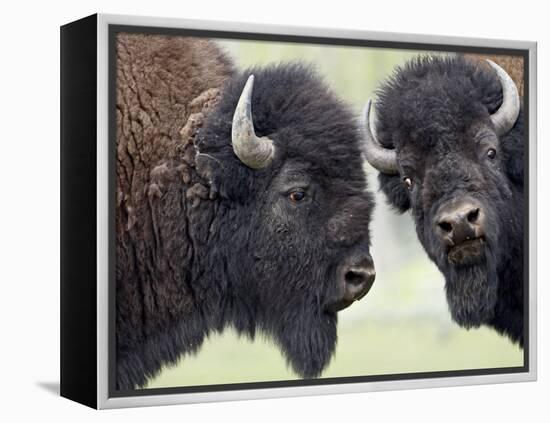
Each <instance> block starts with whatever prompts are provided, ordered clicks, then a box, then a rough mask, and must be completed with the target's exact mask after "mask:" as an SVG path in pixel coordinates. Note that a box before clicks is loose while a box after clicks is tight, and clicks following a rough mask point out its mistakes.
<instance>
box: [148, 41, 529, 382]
mask: <svg viewBox="0 0 550 423" xmlns="http://www.w3.org/2000/svg"><path fill="white" fill-rule="evenodd" d="M218 42H219V44H220V45H221V46H222V47H223V48H224V49H225V50H226V51H227V52H228V54H229V55H230V56H231V57H232V58H233V60H234V61H235V63H236V64H237V66H238V67H239V68H241V69H244V68H246V67H248V66H257V65H268V64H270V63H278V62H287V61H297V60H298V61H305V62H309V63H312V64H314V66H315V67H316V68H317V70H318V71H319V73H320V74H321V75H322V76H323V77H324V78H325V80H326V82H327V83H328V84H329V85H330V86H331V87H332V88H333V89H334V90H335V91H336V92H337V93H338V94H339V95H340V96H341V97H342V98H343V99H345V100H346V101H348V102H349V103H350V104H351V105H352V106H353V107H354V109H355V110H356V112H357V114H358V115H359V113H360V111H361V109H362V107H363V106H364V104H365V102H366V100H367V99H368V98H369V97H370V96H371V95H373V92H374V90H375V89H376V87H377V85H378V84H379V83H380V82H382V81H383V80H384V79H385V78H386V77H387V76H388V75H390V74H391V72H392V71H393V69H394V67H395V66H396V65H399V64H402V63H403V62H405V61H406V60H408V59H410V58H411V57H413V56H415V55H417V54H419V53H423V52H414V51H403V50H391V49H374V48H351V47H339V46H320V45H305V44H297V43H273V42H255V41H241V40H238V41H237V40H219V41H218ZM366 167H367V168H368V169H367V172H368V175H369V182H370V187H371V189H372V190H373V191H377V190H378V184H377V182H376V178H375V172H374V171H373V170H372V168H370V167H368V165H366ZM376 202H377V205H376V209H375V213H374V216H373V221H372V224H371V228H372V233H373V240H372V245H373V248H372V250H371V252H372V255H373V258H374V262H375V265H376V270H377V277H376V282H375V284H374V286H373V288H372V289H371V291H370V292H369V294H368V295H367V296H366V297H365V298H363V299H362V300H361V301H360V302H359V303H355V304H354V305H353V306H352V307H350V308H348V309H346V310H344V311H343V312H342V313H340V314H339V323H338V344H337V348H336V353H335V356H334V358H333V360H332V361H331V363H330V365H329V366H328V368H327V369H326V371H325V372H324V373H323V375H322V377H342V376H360V375H380V374H395V373H414V372H427V371H441V370H462V369H479V368H495V367H510V366H522V365H523V352H522V350H521V349H520V348H519V347H517V346H516V345H513V344H512V343H511V342H510V341H508V339H506V338H503V337H501V336H499V335H498V334H496V333H495V332H494V331H493V330H491V329H487V328H480V329H472V330H465V329H462V328H460V327H458V326H457V325H456V324H454V323H453V322H452V321H451V318H450V315H449V312H448V309H447V304H446V300H445V294H444V290H443V283H444V281H443V278H442V276H441V274H440V273H439V271H438V270H437V269H436V268H435V266H434V265H433V264H432V263H431V262H430V261H429V260H428V258H427V256H426V254H425V253H424V251H423V250H422V248H421V246H420V244H419V242H418V240H417V239H416V234H415V233H414V225H413V222H412V219H411V217H410V216H409V215H408V214H405V215H396V214H395V213H394V212H393V211H392V210H391V209H390V208H389V207H388V206H387V205H386V203H385V199H384V197H383V196H382V195H381V194H380V193H378V192H377V193H376ZM289 379H296V375H295V374H294V373H293V372H292V371H291V370H290V369H289V368H288V367H287V365H286V363H285V360H284V358H283V357H282V355H281V353H280V352H279V350H278V348H277V347H276V346H275V345H273V343H272V342H271V341H270V340H269V339H264V338H262V337H258V338H256V339H255V340H254V341H251V340H249V339H246V338H242V337H239V336H237V335H236V334H235V333H234V331H232V330H230V329H229V330H226V331H224V332H223V333H222V334H213V335H211V336H210V337H209V338H208V340H207V341H206V342H205V343H204V345H203V347H202V348H201V350H200V351H199V353H198V354H196V355H194V356H186V357H183V358H182V360H180V362H179V363H178V364H177V365H176V366H172V367H167V368H165V369H163V371H162V372H161V373H160V374H159V375H158V376H157V377H156V378H155V379H153V380H151V382H150V383H149V385H148V386H147V388H161V387H176V386H192V385H208V384H225V383H239V382H254V381H272V380H289Z"/></svg>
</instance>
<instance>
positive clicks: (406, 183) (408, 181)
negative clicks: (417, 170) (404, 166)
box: [403, 176, 413, 190]
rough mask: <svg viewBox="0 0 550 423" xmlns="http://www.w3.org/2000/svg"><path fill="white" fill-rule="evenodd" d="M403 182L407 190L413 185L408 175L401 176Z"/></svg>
mask: <svg viewBox="0 0 550 423" xmlns="http://www.w3.org/2000/svg"><path fill="white" fill-rule="evenodd" d="M403 183H404V184H405V186H406V187H407V189H408V190H411V189H412V187H413V181H412V179H411V178H409V177H408V176H407V177H405V178H403Z"/></svg>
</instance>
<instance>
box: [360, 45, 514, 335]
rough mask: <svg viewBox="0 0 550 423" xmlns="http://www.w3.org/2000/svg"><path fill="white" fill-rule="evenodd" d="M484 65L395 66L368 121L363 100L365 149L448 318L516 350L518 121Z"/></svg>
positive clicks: (425, 62) (505, 86)
mask: <svg viewBox="0 0 550 423" xmlns="http://www.w3.org/2000/svg"><path fill="white" fill-rule="evenodd" d="M488 63H489V64H490V66H486V64H480V63H475V62H474V61H472V60H471V59H467V58H464V57H461V56H435V55H434V56H420V57H417V58H415V59H413V60H412V61H410V62H408V63H407V64H405V65H404V66H402V67H400V68H398V69H397V70H396V72H395V73H394V74H393V75H392V76H391V77H390V78H389V79H388V80H387V81H385V82H384V83H383V84H382V85H381V87H380V88H379V90H378V92H377V100H376V117H374V116H373V117H372V120H373V123H371V117H370V111H371V101H370V100H369V102H368V103H367V106H366V108H365V112H364V116H363V118H364V125H363V128H364V137H365V141H366V143H365V150H364V153H365V155H366V158H367V160H368V161H369V163H370V164H371V165H372V166H373V167H375V168H376V169H377V170H378V171H379V175H378V180H379V183H380V187H381V190H382V191H383V192H384V194H385V196H386V197H387V200H388V202H389V203H390V204H391V205H392V206H393V207H394V208H395V209H396V210H397V211H399V212H401V213H402V212H405V211H407V210H410V211H411V213H412V217H413V219H414V222H415V226H416V232H417V235H418V238H419V240H420V242H421V244H422V245H423V247H424V249H425V251H426V252H427V254H428V256H429V257H430V259H431V260H432V261H433V262H434V263H435V264H436V265H437V267H438V268H439V270H440V271H441V272H442V273H443V275H444V277H445V290H446V297H447V301H448V304H449V308H450V312H451V314H452V317H453V319H454V320H455V321H456V322H457V323H458V324H459V325H461V326H463V327H465V328H471V327H479V326H480V325H487V326H490V327H492V328H494V329H496V330H497V331H498V332H499V333H501V334H505V335H507V336H508V337H509V338H510V339H511V340H513V341H515V342H517V343H519V345H521V346H523V213H524V195H523V171H524V156H523V154H524V153H523V147H524V138H523V134H524V116H523V109H522V106H521V100H520V97H519V95H518V91H517V89H516V86H515V84H514V82H513V81H512V79H511V78H510V77H509V76H508V74H507V73H506V72H505V71H504V70H503V69H502V68H500V67H499V66H498V65H496V64H495V63H493V62H490V61H488ZM373 115H374V113H373Z"/></svg>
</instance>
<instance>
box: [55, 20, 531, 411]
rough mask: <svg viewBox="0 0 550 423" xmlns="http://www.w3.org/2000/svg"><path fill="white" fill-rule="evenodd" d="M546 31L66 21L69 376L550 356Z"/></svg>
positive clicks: (333, 380) (213, 373) (268, 389)
mask: <svg viewBox="0 0 550 423" xmlns="http://www.w3.org/2000/svg"><path fill="white" fill-rule="evenodd" d="M535 193H536V43H535V42H527V41H504V40H487V39H473V38H452V37H439V36H433V35H410V34H394V33H375V32H362V31H350V30H334V29H319V28H298V27H285V26H266V25H254V24H242V23H229V22H207V21H191V20H181V19H165V18H149V17H137V16H115V15H102V14H97V15H93V16H89V17H87V18H83V19H81V20H78V21H75V22H72V23H69V24H67V25H65V26H63V27H61V395H62V396H64V397H67V398H69V399H72V400H75V401H78V402H80V403H83V404H85V405H88V406H91V407H94V408H116V407H128V406H142V405H161V404H176V403H189V402H207V401H224V400H235V399H247V398H269V397H283V396H298V395H313V394H330V393H344V392H362V391H377V390H388V389H413V388H423V387H437V386H453V385H468V384H482V383H499V382H519V381H531V380H535V379H536V273H535V272H536V270H535V269H536V267H535V260H536V215H535V210H536V207H535V205H536V194H535Z"/></svg>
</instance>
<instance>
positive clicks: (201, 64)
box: [116, 34, 374, 389]
mask: <svg viewBox="0 0 550 423" xmlns="http://www.w3.org/2000/svg"><path fill="white" fill-rule="evenodd" d="M116 49H117V80H116V81H117V99H116V105H117V166H116V171H117V184H118V185H117V200H116V363H117V378H116V381H117V387H118V388H119V389H132V388H134V387H136V386H143V385H144V384H145V383H146V382H147V381H148V380H149V378H151V377H152V376H154V375H155V374H156V373H157V372H158V371H159V369H160V368H161V367H162V366H163V365H167V364H173V363H175V362H176V361H177V360H178V359H179V358H180V357H181V356H182V355H184V354H189V353H194V352H196V351H198V349H199V348H200V346H201V344H202V342H203V340H204V338H205V337H206V336H208V334H210V333H212V332H220V331H222V330H224V328H226V327H233V328H235V329H236V330H237V332H238V333H240V334H244V335H246V336H249V337H250V338H253V337H254V335H255V334H256V333H257V332H258V331H261V332H263V333H265V334H267V335H269V336H270V337H272V339H274V341H275V342H276V343H277V344H278V345H279V346H280V348H281V350H282V352H283V354H284V355H285V357H286V359H287V360H288V362H289V364H290V365H291V366H292V368H293V369H294V371H296V372H297V373H298V374H299V375H300V376H302V377H315V376H317V375H319V374H320V372H321V371H322V370H323V368H324V367H325V366H326V365H327V363H328V361H329V360H330V358H331V356H332V355H333V353H334V350H335V344H336V313H337V311H339V310H341V309H343V308H344V307H347V306H349V305H350V304H351V303H352V302H353V301H355V300H358V299H360V298H361V297H362V296H364V295H365V294H366V293H367V291H368V290H369V289H370V287H371V285H372V283H373V281H374V267H373V263H372V259H371V256H370V254H369V229H368V224H369V218H370V214H371V208H372V205H373V200H372V197H371V194H370V193H369V192H368V191H367V186H366V179H365V174H364V171H363V167H362V159H361V145H360V144H361V142H362V140H361V136H360V131H359V128H358V127H357V125H356V123H355V122H354V117H353V114H352V113H351V112H350V110H348V108H347V107H346V106H345V105H344V104H343V103H342V102H341V101H340V100H339V99H337V98H336V96H335V95H334V94H333V93H332V92H331V91H330V89H329V88H328V87H327V86H326V85H325V84H324V83H323V82H322V81H321V79H320V77H319V76H318V75H317V74H316V73H315V72H314V71H313V70H312V69H311V68H309V67H304V66H302V65H299V64H287V65H278V66H272V67H267V68H265V69H251V70H247V71H246V72H242V73H241V72H237V71H235V70H233V68H232V65H231V63H230V62H229V61H228V59H227V58H225V57H224V54H223V53H222V52H221V51H220V50H218V48H217V47H216V45H215V44H212V43H210V42H208V41H205V40H199V39H193V38H183V37H169V36H157V35H129V34H121V35H119V36H118V40H117V48H116ZM251 74H254V76H251Z"/></svg>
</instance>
